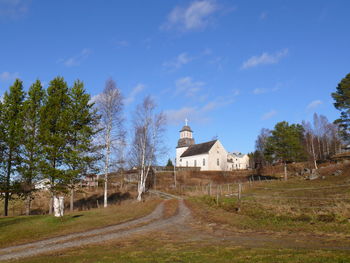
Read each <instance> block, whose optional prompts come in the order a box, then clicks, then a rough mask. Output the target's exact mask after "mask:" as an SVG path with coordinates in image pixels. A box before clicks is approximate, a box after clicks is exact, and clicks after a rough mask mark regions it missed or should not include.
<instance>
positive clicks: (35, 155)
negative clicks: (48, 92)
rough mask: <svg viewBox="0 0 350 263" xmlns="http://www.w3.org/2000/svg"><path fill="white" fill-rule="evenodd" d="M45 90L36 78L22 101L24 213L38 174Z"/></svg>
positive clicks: (31, 196) (29, 203)
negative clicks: (41, 115)
mask: <svg viewBox="0 0 350 263" xmlns="http://www.w3.org/2000/svg"><path fill="white" fill-rule="evenodd" d="M44 96H45V91H44V90H43V88H42V85H41V82H40V81H39V80H37V81H36V82H35V83H34V84H33V85H32V86H31V87H30V89H29V92H28V98H27V100H26V101H25V102H24V113H23V122H24V123H23V124H24V128H25V129H24V144H23V155H22V157H23V160H22V165H21V169H20V172H21V175H22V178H23V181H24V187H23V194H24V196H25V197H26V214H27V215H29V214H30V206H31V200H32V198H33V192H34V190H35V189H34V185H33V183H34V180H35V179H37V178H38V176H39V174H40V161H41V157H42V143H41V140H40V134H39V131H40V129H39V127H40V123H41V118H40V113H41V109H42V107H43V101H44Z"/></svg>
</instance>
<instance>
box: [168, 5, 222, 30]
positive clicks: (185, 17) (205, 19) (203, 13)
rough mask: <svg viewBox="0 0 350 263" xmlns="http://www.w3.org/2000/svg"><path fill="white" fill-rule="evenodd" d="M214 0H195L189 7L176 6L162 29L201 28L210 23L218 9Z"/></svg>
mask: <svg viewBox="0 0 350 263" xmlns="http://www.w3.org/2000/svg"><path fill="white" fill-rule="evenodd" d="M218 9H219V8H218V6H217V5H216V4H215V2H214V1H211V0H202V1H194V2H192V3H190V4H189V5H188V6H187V7H180V6H177V7H175V8H174V9H173V10H172V11H171V12H170V14H169V15H168V18H167V21H166V22H165V23H164V24H163V25H162V26H161V28H162V29H165V30H170V29H174V28H175V29H178V30H180V31H192V30H201V29H204V28H206V27H207V26H208V25H209V24H210V18H211V16H212V15H213V13H215V12H216V11H217V10H218Z"/></svg>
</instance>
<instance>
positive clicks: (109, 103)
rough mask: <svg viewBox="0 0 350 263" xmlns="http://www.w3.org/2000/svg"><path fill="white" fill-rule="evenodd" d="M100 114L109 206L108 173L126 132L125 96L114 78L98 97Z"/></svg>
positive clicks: (107, 83)
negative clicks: (124, 127)
mask: <svg viewBox="0 0 350 263" xmlns="http://www.w3.org/2000/svg"><path fill="white" fill-rule="evenodd" d="M96 104H97V107H98V111H99V114H100V115H101V125H102V127H101V128H102V129H103V131H102V134H101V139H102V143H103V146H104V150H105V153H104V158H103V166H104V169H103V170H104V202H103V206H104V207H107V197H108V174H109V171H110V167H111V164H112V153H113V152H112V150H113V149H114V148H115V146H116V145H117V144H118V143H119V142H120V141H123V138H124V135H125V132H124V129H123V120H124V119H123V98H122V95H121V92H120V90H119V89H118V88H117V85H116V83H115V82H114V80H113V79H109V80H107V82H106V86H105V88H104V90H103V92H102V93H101V94H100V95H98V97H97V99H96Z"/></svg>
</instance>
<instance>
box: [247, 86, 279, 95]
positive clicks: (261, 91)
mask: <svg viewBox="0 0 350 263" xmlns="http://www.w3.org/2000/svg"><path fill="white" fill-rule="evenodd" d="M277 90H278V87H274V88H271V89H268V88H256V89H254V90H253V94H254V95H260V94H264V93H271V92H275V91H277Z"/></svg>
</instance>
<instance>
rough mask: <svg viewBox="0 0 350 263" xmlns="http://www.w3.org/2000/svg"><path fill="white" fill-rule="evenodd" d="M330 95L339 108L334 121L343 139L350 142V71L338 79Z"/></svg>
mask: <svg viewBox="0 0 350 263" xmlns="http://www.w3.org/2000/svg"><path fill="white" fill-rule="evenodd" d="M332 97H333V99H334V100H335V103H334V106H335V108H336V109H337V110H340V118H339V119H338V120H336V121H335V123H337V124H338V125H339V127H340V129H341V135H342V137H343V139H344V140H345V141H347V142H350V73H349V74H347V75H346V76H345V78H343V79H342V80H341V81H340V83H339V84H338V86H337V91H336V92H334V93H332Z"/></svg>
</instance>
